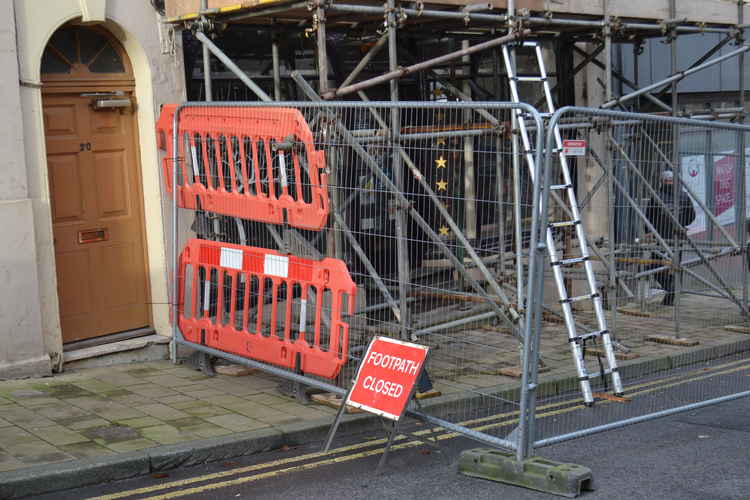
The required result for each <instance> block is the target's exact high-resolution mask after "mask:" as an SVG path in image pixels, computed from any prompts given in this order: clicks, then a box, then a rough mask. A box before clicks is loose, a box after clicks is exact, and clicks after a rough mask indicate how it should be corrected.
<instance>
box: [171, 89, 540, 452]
mask: <svg viewBox="0 0 750 500" xmlns="http://www.w3.org/2000/svg"><path fill="white" fill-rule="evenodd" d="M513 112H519V113H521V114H522V115H523V116H524V117H525V118H526V119H529V120H532V121H534V120H536V121H535V123H536V127H537V128H536V129H535V130H538V129H539V128H541V127H539V125H540V124H541V121H540V120H539V117H538V115H537V114H536V113H535V112H534V111H533V110H532V109H531V108H530V107H528V106H525V105H513V104H504V103H492V104H487V103H461V104H459V103H439V102H420V103H410V102H401V103H376V102H372V103H343V102H339V103H265V104H258V103H221V104H217V103H187V104H184V105H181V106H179V107H172V108H165V111H164V112H163V114H162V120H161V121H160V124H159V126H158V129H159V132H158V133H159V135H160V137H159V142H160V144H161V145H162V146H163V149H164V163H163V169H162V175H163V186H164V192H165V195H164V204H165V205H164V206H165V213H168V214H170V217H169V220H170V221H171V225H170V227H169V230H168V233H167V234H168V237H167V240H168V241H167V247H168V248H169V249H170V251H171V252H173V258H174V261H175V262H174V267H173V274H172V278H174V277H176V281H174V282H173V283H174V284H175V287H173V294H176V299H177V300H176V301H173V302H176V304H177V307H176V308H175V309H174V312H173V320H174V318H176V323H177V325H178V328H176V330H175V332H176V336H177V337H178V338H181V340H182V341H183V342H186V343H188V344H189V345H192V346H193V347H195V346H202V347H201V348H205V349H207V350H211V349H213V351H210V352H212V353H215V354H218V353H219V352H218V351H222V352H223V353H228V355H230V356H231V355H235V356H239V357H242V358H248V359H252V360H255V361H256V362H261V363H263V364H264V366H266V368H268V369H269V370H271V371H273V372H274V373H276V374H278V375H280V376H282V377H286V378H291V379H294V380H297V381H302V382H305V383H308V384H309V385H312V386H317V387H325V388H331V389H332V390H337V389H338V392H342V391H343V390H345V389H346V388H348V386H349V384H350V383H351V379H352V376H353V374H354V372H355V369H356V366H357V363H358V361H359V360H360V356H361V355H362V354H363V353H364V350H365V348H366V346H367V344H368V343H369V341H370V339H371V338H372V337H373V336H375V335H381V336H389V337H394V338H400V339H404V340H411V341H415V342H418V343H420V344H425V345H428V346H430V348H431V357H430V361H429V363H428V365H427V376H426V377H423V378H422V379H421V380H420V381H419V388H418V391H419V392H420V393H422V394H429V393H430V392H431V390H432V391H436V392H439V393H441V394H442V395H441V396H440V397H437V398H435V399H423V400H421V404H420V406H421V411H422V412H423V414H426V415H428V416H431V417H434V418H436V419H439V422H442V423H448V424H449V427H450V428H453V429H455V430H458V431H459V432H464V433H467V434H471V435H473V436H474V437H477V436H479V438H480V440H483V441H485V442H489V443H490V444H495V445H503V446H506V447H514V446H515V441H513V440H506V439H505V437H506V436H507V435H508V434H509V433H510V432H511V431H512V429H513V428H514V427H515V425H516V422H517V416H518V413H519V409H520V408H519V405H520V400H521V398H520V393H519V384H518V381H517V377H518V376H520V374H521V373H522V370H521V361H522V356H521V354H522V349H521V348H520V346H521V343H520V340H521V339H522V338H523V335H524V322H523V315H524V307H525V300H524V299H523V298H521V299H520V300H519V298H518V297H519V294H520V295H521V297H524V294H525V286H526V283H527V281H528V279H527V276H526V275H527V273H528V266H529V264H530V261H531V259H532V258H536V257H533V253H532V254H531V255H530V254H529V252H528V250H529V247H530V245H531V238H532V234H533V231H532V223H533V222H534V219H535V218H537V217H538V214H539V210H538V208H537V209H535V208H534V201H535V198H534V190H533V188H532V186H533V182H532V181H531V177H532V174H531V172H530V170H529V168H528V167H527V166H526V165H525V164H520V163H519V162H515V163H514V161H513V150H512V146H511V137H512V131H511V130H510V121H511V113H513ZM175 125H176V129H177V133H176V134H174V133H173V128H174V126H175ZM537 139H540V140H541V138H538V137H536V134H535V132H533V131H532V133H531V136H530V144H532V145H533V149H532V150H529V151H528V154H529V155H531V156H534V155H536V154H537V153H538V151H537V146H536V145H537V142H536V141H537ZM170 140H173V142H172V143H171V144H170V142H169V141H170ZM522 154H523V152H519V157H521V158H523V157H522V156H521V155H522ZM280 370H281V371H280ZM436 421H437V420H434V419H433V423H434V422H436ZM477 432H478V433H481V434H477Z"/></svg>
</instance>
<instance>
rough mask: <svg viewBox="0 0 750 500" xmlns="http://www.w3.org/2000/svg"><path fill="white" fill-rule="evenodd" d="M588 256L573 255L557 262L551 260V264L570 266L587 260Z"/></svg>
mask: <svg viewBox="0 0 750 500" xmlns="http://www.w3.org/2000/svg"><path fill="white" fill-rule="evenodd" d="M589 258H590V257H575V258H573V259H562V260H558V261H557V262H552V265H553V266H571V265H573V264H580V263H581V262H586V261H587V260H589Z"/></svg>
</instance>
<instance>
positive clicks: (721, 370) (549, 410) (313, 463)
mask: <svg viewBox="0 0 750 500" xmlns="http://www.w3.org/2000/svg"><path fill="white" fill-rule="evenodd" d="M748 369H750V362H748V360H740V361H733V362H731V363H725V364H722V365H718V366H715V367H713V368H711V369H700V370H693V371H690V372H688V373H685V374H680V375H674V376H671V377H667V378H662V379H658V380H652V381H649V382H644V383H641V384H636V385H631V386H629V387H628V391H627V396H628V398H633V397H636V396H643V395H646V394H649V393H652V392H656V391H661V390H665V389H669V388H671V387H675V386H678V385H683V384H686V383H689V382H697V381H700V380H704V379H707V378H711V377H716V376H719V375H728V374H732V373H736V372H738V371H742V370H748ZM597 404H598V405H602V404H612V402H611V401H607V400H604V401H600V402H598V403H597ZM583 408H586V406H585V405H584V404H583V400H582V399H581V398H573V399H570V400H565V401H558V402H554V403H549V404H546V405H541V406H539V407H538V408H537V415H536V417H537V419H539V418H547V417H551V416H557V415H561V414H564V413H569V412H572V411H575V410H579V409H583ZM488 422H489V423H488ZM516 422H518V411H517V410H516V411H511V412H506V413H500V414H496V415H491V416H487V417H482V418H476V419H471V420H466V421H464V422H459V424H458V425H463V426H466V427H468V426H472V427H471V428H472V429H473V430H475V431H479V432H481V431H487V430H489V429H493V428H497V427H503V426H508V425H512V424H514V423H516ZM477 424H480V425H477ZM432 432H433V431H432V430H429V429H426V430H421V431H418V432H415V433H414V434H416V435H420V436H422V435H426V434H431V433H432ZM460 435H461V434H459V433H456V432H446V433H443V434H439V435H437V436H435V439H436V440H438V441H444V440H446V439H453V438H455V437H459V436H460ZM405 439H407V436H404V435H400V436H398V437H397V438H396V441H399V442H398V443H397V444H394V445H393V446H392V447H391V450H401V449H406V448H412V447H415V446H419V445H420V444H422V443H421V442H420V441H406V442H400V441H404V440H405ZM386 441H387V440H386V439H377V440H373V441H367V442H362V443H356V444H352V445H348V446H342V447H339V448H335V449H333V450H331V451H329V452H328V453H323V452H316V453H307V454H305V455H300V456H297V457H288V458H283V459H280V460H274V461H271V462H266V463H262V464H256V465H250V466H246V467H239V468H236V469H232V470H228V471H222V472H215V473H212V474H205V475H203V476H196V477H191V478H187V479H182V480H178V481H171V482H168V483H163V484H158V485H154V486H147V487H143V488H137V489H133V490H127V491H120V492H117V493H113V494H110V495H103V496H99V497H96V498H94V499H91V500H117V499H121V498H127V497H131V496H136V495H149V494H152V493H156V492H159V491H164V490H175V491H169V492H166V493H161V494H157V495H155V496H151V497H148V499H149V500H156V499H160V500H161V499H165V500H166V499H170V498H177V497H181V496H185V495H192V494H197V493H203V492H206V491H211V490H216V489H220V488H226V487H229V486H236V485H238V484H245V483H250V482H254V481H259V480H261V479H268V478H271V477H276V476H280V475H283V474H289V473H292V472H298V471H304V470H309V469H315V468H318V467H323V466H325V465H332V464H336V463H342V462H350V461H353V460H358V459H360V458H365V457H369V456H373V455H379V454H381V453H383V450H384V448H382V447H377V448H375V449H370V450H367V449H366V448H370V447H373V446H379V445H384V444H385V443H386ZM363 449H365V450H364V451H359V450H363ZM350 452H352V453H350ZM342 454H343V455H342ZM334 455H340V456H334ZM324 457H325V458H324ZM319 458H323V459H322V460H316V459H319ZM297 462H306V463H299V464H297V465H291V466H289V467H283V466H286V465H289V464H294V463H297ZM277 467H282V468H280V469H278V468H277ZM273 468H277V469H275V470H269V471H265V472H261V473H258V474H253V475H245V474H248V473H253V472H256V471H261V470H264V469H273ZM241 474H242V475H243V476H242V477H237V478H235V479H230V480H225V481H218V482H211V483H208V484H204V485H200V486H193V487H188V488H186V489H182V488H184V487H186V486H191V485H194V484H196V483H203V482H207V481H215V480H218V479H223V478H227V477H231V476H237V475H241Z"/></svg>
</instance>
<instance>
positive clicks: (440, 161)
mask: <svg viewBox="0 0 750 500" xmlns="http://www.w3.org/2000/svg"><path fill="white" fill-rule="evenodd" d="M446 161H447V160H446V159H445V158H443V155H440V158H438V159H437V160H435V164H437V168H445V162H446Z"/></svg>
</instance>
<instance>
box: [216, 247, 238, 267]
mask: <svg viewBox="0 0 750 500" xmlns="http://www.w3.org/2000/svg"><path fill="white" fill-rule="evenodd" d="M219 265H220V266H221V267H228V268H230V269H238V270H242V250H237V249H235V248H225V247H221V256H220V257H219Z"/></svg>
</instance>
